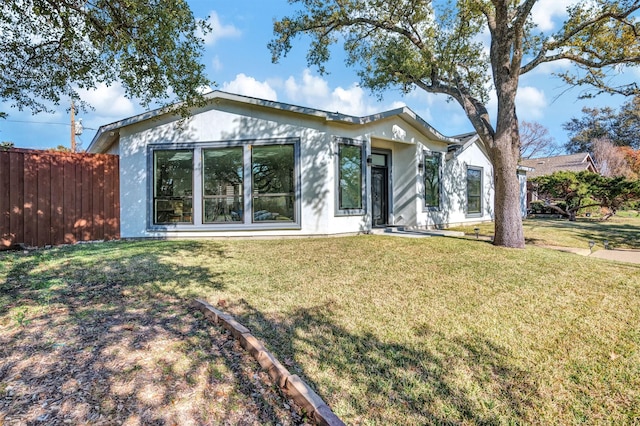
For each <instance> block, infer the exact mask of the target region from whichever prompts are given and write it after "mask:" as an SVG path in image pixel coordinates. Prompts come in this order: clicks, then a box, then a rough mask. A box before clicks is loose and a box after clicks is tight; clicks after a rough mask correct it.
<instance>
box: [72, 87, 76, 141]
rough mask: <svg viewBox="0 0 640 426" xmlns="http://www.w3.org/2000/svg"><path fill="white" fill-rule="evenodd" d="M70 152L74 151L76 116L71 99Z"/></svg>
mask: <svg viewBox="0 0 640 426" xmlns="http://www.w3.org/2000/svg"><path fill="white" fill-rule="evenodd" d="M71 152H76V117H75V110H74V107H73V99H72V100H71Z"/></svg>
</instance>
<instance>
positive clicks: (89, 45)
mask: <svg viewBox="0 0 640 426" xmlns="http://www.w3.org/2000/svg"><path fill="white" fill-rule="evenodd" d="M0 15H1V16H2V18H0V32H1V33H2V34H3V37H2V39H1V40H0V52H1V53H0V99H1V100H3V101H10V102H11V103H12V104H13V105H14V106H15V107H18V108H20V109H23V108H24V109H30V110H31V111H33V112H34V113H35V112H39V111H44V110H48V109H50V106H49V105H50V103H53V104H58V103H59V102H60V100H61V99H62V98H67V97H71V98H74V99H78V98H79V97H78V94H77V89H88V88H93V87H95V86H96V85H97V84H98V83H105V84H107V85H110V84H113V83H115V82H116V81H120V82H121V83H122V85H123V87H124V88H125V91H126V94H127V96H129V97H136V98H138V99H140V101H141V102H142V104H143V105H145V106H146V105H148V104H150V103H151V102H152V101H154V100H161V101H162V100H164V101H165V102H166V103H168V102H169V101H174V100H179V101H184V102H186V104H187V105H195V104H198V103H199V102H201V101H202V98H201V96H200V94H199V93H198V91H197V89H198V88H199V87H202V86H205V85H207V84H209V81H208V80H207V78H206V77H205V75H204V66H203V65H202V64H201V63H200V62H199V60H200V58H201V55H202V48H203V40H202V39H201V38H199V36H198V34H199V32H206V31H207V28H206V26H205V25H204V24H203V23H201V22H198V21H196V20H195V18H194V16H193V14H192V12H191V10H190V8H189V6H188V4H187V3H186V1H185V0H167V1H160V0H153V1H141V0H96V1H94V2H79V1H76V0H26V1H17V0H11V1H8V2H4V3H3V4H2V6H0ZM170 96H175V98H176V99H169V98H170ZM80 101H81V100H80ZM79 103H80V104H81V105H82V102H79Z"/></svg>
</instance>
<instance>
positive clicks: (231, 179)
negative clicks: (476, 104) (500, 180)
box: [88, 91, 494, 238]
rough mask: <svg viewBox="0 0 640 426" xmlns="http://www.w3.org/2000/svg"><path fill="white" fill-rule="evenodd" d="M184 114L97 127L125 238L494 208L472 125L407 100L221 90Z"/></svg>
mask: <svg viewBox="0 0 640 426" xmlns="http://www.w3.org/2000/svg"><path fill="white" fill-rule="evenodd" d="M206 98H207V100H208V102H207V106H206V107H203V108H200V109H197V110H194V111H193V115H192V116H191V117H190V118H188V119H185V120H182V121H181V120H180V117H178V116H176V115H175V114H172V113H170V112H167V111H166V110H155V111H151V112H148V113H145V114H141V115H138V116H134V117H130V118H127V119H124V120H122V121H118V122H116V123H112V124H108V125H105V126H102V127H100V129H99V130H98V132H97V133H96V136H95V137H94V139H93V140H92V142H91V144H90V146H89V147H88V152H94V153H111V154H117V155H119V157H120V209H121V211H120V222H121V230H120V234H121V236H122V237H123V238H140V237H143V238H144V237H161V238H171V237H210V236H312V235H318V236H320V235H335V234H350V233H362V232H368V231H370V230H371V229H372V228H374V227H384V226H398V227H416V228H441V227H447V226H449V225H452V224H462V223H478V222H482V221H491V220H492V218H493V198H494V197H493V176H492V173H493V172H492V166H491V162H490V161H489V159H488V157H487V154H486V152H485V150H484V149H483V146H482V144H481V143H480V141H479V140H478V138H477V136H474V135H463V136H461V137H445V136H443V135H441V134H440V133H438V132H437V131H436V130H435V129H434V128H433V127H431V126H430V125H429V124H427V123H426V122H425V121H424V120H422V119H421V118H420V117H418V116H417V115H416V114H415V113H414V112H413V111H411V110H410V109H409V108H406V107H404V108H399V109H395V110H392V111H387V112H383V113H380V114H375V115H370V116H366V117H353V116H349V115H343V114H339V113H331V112H326V111H320V110H316V109H312V108H304V107H299V106H294V105H289V104H284V103H280V102H273V101H268V100H262V99H256V98H251V97H246V96H240V95H235V94H230V93H225V92H221V91H214V92H211V93H209V94H207V95H206Z"/></svg>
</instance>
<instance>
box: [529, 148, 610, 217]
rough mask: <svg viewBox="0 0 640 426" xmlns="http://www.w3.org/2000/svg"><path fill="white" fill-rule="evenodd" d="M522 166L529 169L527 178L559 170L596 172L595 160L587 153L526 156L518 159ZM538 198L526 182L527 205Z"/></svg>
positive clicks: (534, 190)
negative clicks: (540, 156) (526, 157)
mask: <svg viewBox="0 0 640 426" xmlns="http://www.w3.org/2000/svg"><path fill="white" fill-rule="evenodd" d="M520 165H521V166H522V167H526V168H528V169H529V171H527V178H529V179H531V178H534V177H538V176H547V175H550V174H553V173H555V172H559V171H568V172H583V171H589V172H593V173H598V168H597V167H596V163H595V161H593V158H592V157H591V155H589V153H584V152H581V153H578V154H568V155H557V156H554V157H543V158H528V159H524V160H521V161H520ZM537 199H538V194H537V191H536V189H535V188H534V187H533V185H532V184H531V182H527V206H529V204H530V203H531V202H532V201H536V200H537Z"/></svg>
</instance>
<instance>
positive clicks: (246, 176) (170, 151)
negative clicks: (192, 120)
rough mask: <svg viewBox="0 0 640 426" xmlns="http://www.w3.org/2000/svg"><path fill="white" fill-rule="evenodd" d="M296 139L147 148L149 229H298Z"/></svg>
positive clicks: (298, 166) (297, 142)
mask: <svg viewBox="0 0 640 426" xmlns="http://www.w3.org/2000/svg"><path fill="white" fill-rule="evenodd" d="M299 144H300V142H299V140H298V139H294V138H288V139H278V140H259V141H220V142H203V143H183V144H175V145H173V144H158V145H153V146H150V147H149V148H148V151H147V152H148V159H149V163H148V166H149V169H150V170H149V175H150V176H153V181H152V182H150V186H149V188H148V190H149V198H150V199H152V200H153V201H152V202H150V203H149V207H148V216H147V218H148V219H147V220H148V226H149V228H150V230H154V231H155V230H166V229H172V230H176V231H181V230H182V231H194V230H195V231H198V230H220V231H223V230H224V231H234V230H249V229H300V226H301V225H300V220H301V218H300V211H301V200H300V197H299V193H300V165H299V162H300V153H299V149H300V148H299Z"/></svg>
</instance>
